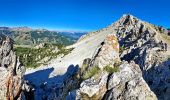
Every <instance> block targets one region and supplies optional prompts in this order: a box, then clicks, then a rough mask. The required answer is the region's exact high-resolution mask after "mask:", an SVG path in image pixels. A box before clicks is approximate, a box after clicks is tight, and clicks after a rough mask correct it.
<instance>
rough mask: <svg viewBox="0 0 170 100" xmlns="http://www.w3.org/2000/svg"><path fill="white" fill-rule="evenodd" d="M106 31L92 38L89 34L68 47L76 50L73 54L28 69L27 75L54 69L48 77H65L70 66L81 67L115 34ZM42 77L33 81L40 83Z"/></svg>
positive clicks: (97, 33)
mask: <svg viewBox="0 0 170 100" xmlns="http://www.w3.org/2000/svg"><path fill="white" fill-rule="evenodd" d="M104 30H105V31H102V30H101V31H99V32H96V33H94V34H90V36H88V35H89V34H87V36H85V37H84V38H83V39H82V40H80V41H78V42H77V43H75V44H73V45H71V46H68V47H67V48H72V47H73V48H74V49H73V50H72V51H71V53H69V54H68V55H66V56H64V57H58V58H56V59H52V60H51V61H49V62H48V64H47V65H43V66H40V67H38V68H35V69H27V70H26V75H30V74H33V73H35V72H37V71H43V70H47V69H51V68H53V70H52V72H51V73H50V75H49V76H48V78H52V77H55V76H57V75H63V74H64V73H66V71H67V68H68V67H69V66H70V65H74V66H76V65H78V66H79V67H81V65H82V63H83V60H84V59H86V58H91V57H92V56H93V54H94V52H95V50H96V49H97V48H98V46H99V45H100V44H101V42H103V41H104V39H105V37H106V36H107V34H111V33H113V29H111V28H107V31H106V29H104ZM35 75H36V74H35ZM32 76H33V75H32ZM40 77H43V75H42V76H41V75H38V76H34V77H33V78H34V79H33V80H36V81H37V82H40V81H41V79H40ZM28 78H29V79H31V78H32V77H28ZM31 80H32V79H31ZM44 81H45V80H44Z"/></svg>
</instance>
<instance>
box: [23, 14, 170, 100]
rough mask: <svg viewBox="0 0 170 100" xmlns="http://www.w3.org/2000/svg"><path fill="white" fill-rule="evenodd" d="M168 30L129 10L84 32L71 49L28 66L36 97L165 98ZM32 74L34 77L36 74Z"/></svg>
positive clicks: (91, 99)
mask: <svg viewBox="0 0 170 100" xmlns="http://www.w3.org/2000/svg"><path fill="white" fill-rule="evenodd" d="M168 34H169V32H168V31H167V30H166V29H164V28H163V27H158V26H155V25H152V24H150V23H147V22H144V21H142V20H140V19H138V18H136V17H134V16H132V15H124V16H122V17H121V18H120V19H119V20H118V21H116V22H115V23H113V24H112V25H110V26H109V27H107V28H103V29H101V30H99V31H96V32H92V33H89V34H87V35H84V36H82V37H81V38H80V39H79V40H78V41H77V43H75V44H73V45H72V46H69V47H67V48H74V49H73V50H72V51H71V53H69V54H68V55H66V56H61V57H58V58H56V59H53V60H51V61H50V62H49V63H48V65H47V66H41V67H39V68H35V69H28V70H27V71H26V75H25V78H26V79H27V80H29V81H30V82H31V83H32V84H34V86H35V89H36V90H35V99H36V100H41V99H47V100H51V99H53V100H58V99H68V100H74V99H84V100H101V99H104V100H157V99H159V100H169V95H168V94H169V91H170V89H169V77H170V74H169V73H170V72H169V71H170V70H169V66H170V60H169V54H170V51H169V49H170V48H169V47H170V37H169V36H168ZM35 76H36V77H35Z"/></svg>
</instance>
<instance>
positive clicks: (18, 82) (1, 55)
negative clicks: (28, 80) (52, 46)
mask: <svg viewBox="0 0 170 100" xmlns="http://www.w3.org/2000/svg"><path fill="white" fill-rule="evenodd" d="M0 41H1V42H0V76H1V77H0V100H17V99H19V98H20V94H21V91H22V89H21V88H22V84H23V81H24V80H23V75H24V72H25V68H24V66H22V64H21V63H20V61H19V59H18V58H17V57H16V54H15V52H14V51H13V43H12V40H11V39H10V38H8V37H6V38H2V37H1V39H0Z"/></svg>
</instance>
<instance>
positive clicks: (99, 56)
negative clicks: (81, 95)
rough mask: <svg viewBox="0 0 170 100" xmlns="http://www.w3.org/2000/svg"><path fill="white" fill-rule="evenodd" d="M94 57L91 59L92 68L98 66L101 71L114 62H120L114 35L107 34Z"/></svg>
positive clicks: (117, 44)
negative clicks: (92, 62)
mask: <svg viewBox="0 0 170 100" xmlns="http://www.w3.org/2000/svg"><path fill="white" fill-rule="evenodd" d="M94 55H95V56H94V57H93V58H92V60H94V64H93V66H98V67H99V68H100V69H102V70H103V68H104V67H105V66H107V65H113V64H114V63H115V62H117V61H120V58H119V43H118V40H117V37H116V35H115V34H108V35H107V36H106V39H105V40H104V42H102V43H101V47H100V48H99V49H97V53H96V54H94Z"/></svg>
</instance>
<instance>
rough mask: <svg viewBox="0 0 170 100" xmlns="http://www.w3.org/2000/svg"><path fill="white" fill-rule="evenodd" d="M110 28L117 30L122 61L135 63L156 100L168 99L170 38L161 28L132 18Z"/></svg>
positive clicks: (127, 17) (128, 17) (125, 17)
mask: <svg viewBox="0 0 170 100" xmlns="http://www.w3.org/2000/svg"><path fill="white" fill-rule="evenodd" d="M111 27H114V29H115V30H117V36H118V38H119V43H120V46H121V54H120V56H121V59H122V60H126V61H131V60H134V61H135V63H136V64H138V65H139V66H140V69H141V70H142V73H143V77H144V79H145V81H146V82H147V83H148V85H149V86H150V88H151V89H152V90H153V91H154V93H155V94H156V95H157V96H158V98H159V99H163V100H168V99H170V97H169V95H166V94H168V93H169V91H168V90H169V89H170V87H169V85H168V84H169V81H167V80H168V79H169V76H170V74H169V73H170V70H169V65H170V59H169V47H170V44H169V43H170V42H169V39H170V37H169V36H168V35H167V30H166V29H165V28H163V27H157V26H155V25H152V24H149V23H147V22H144V21H142V20H140V19H138V18H136V17H134V16H132V15H124V16H123V17H122V18H121V19H120V20H119V21H117V22H116V23H114V24H113V25H112V26H111Z"/></svg>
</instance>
